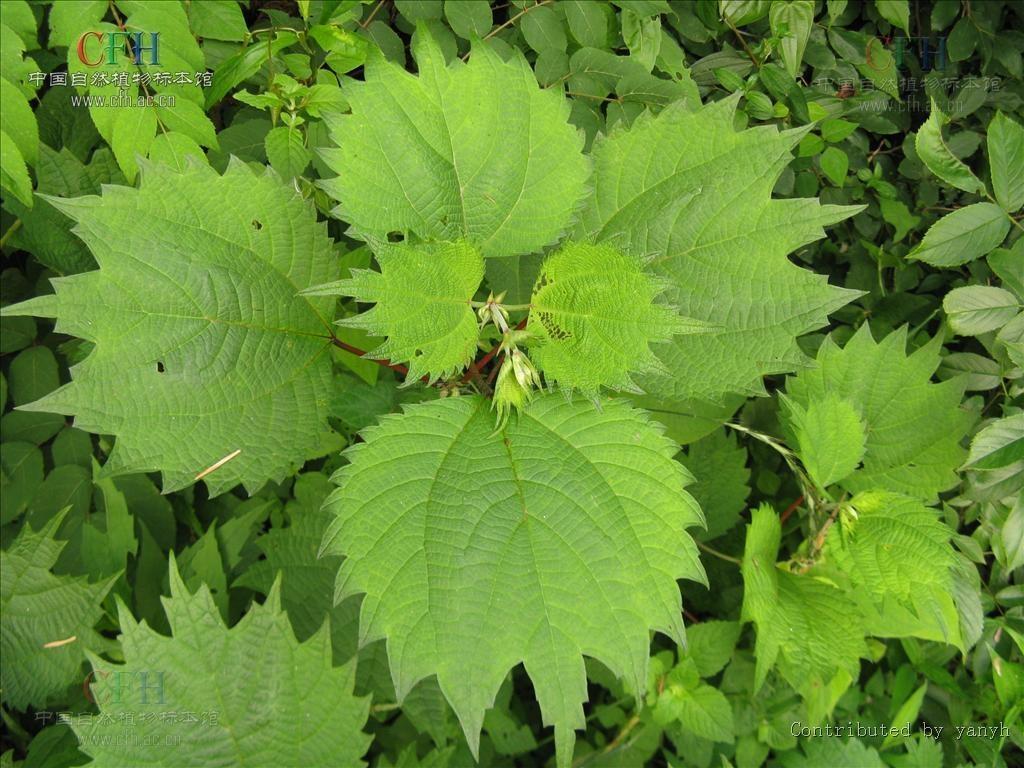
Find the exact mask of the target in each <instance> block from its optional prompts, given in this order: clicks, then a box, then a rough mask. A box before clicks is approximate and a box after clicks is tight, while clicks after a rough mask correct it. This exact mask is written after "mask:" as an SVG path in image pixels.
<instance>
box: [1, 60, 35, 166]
mask: <svg viewBox="0 0 1024 768" xmlns="http://www.w3.org/2000/svg"><path fill="white" fill-rule="evenodd" d="M0 131H3V132H4V133H6V134H7V135H8V136H9V137H10V139H11V140H12V141H13V142H14V145H15V146H16V147H17V148H18V152H19V153H21V157H22V159H23V160H24V161H25V163H26V164H28V165H30V166H34V165H35V164H36V158H37V157H38V156H39V128H38V126H37V125H36V117H35V115H34V114H33V113H32V108H31V107H30V106H29V103H28V99H26V98H25V94H23V93H22V92H21V90H20V89H19V88H18V86H16V85H15V84H14V83H12V82H11V81H10V80H8V79H7V78H6V77H3V78H0Z"/></svg>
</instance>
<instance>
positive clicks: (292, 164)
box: [263, 125, 313, 180]
mask: <svg viewBox="0 0 1024 768" xmlns="http://www.w3.org/2000/svg"><path fill="white" fill-rule="evenodd" d="M263 141H264V147H265V148H266V150H267V160H268V161H270V165H271V166H272V167H273V169H274V170H275V171H277V172H278V173H279V174H281V177H282V178H284V179H286V180H287V179H292V178H294V177H296V176H301V175H302V172H303V171H304V170H306V166H307V165H309V161H310V160H312V159H313V153H312V152H310V151H309V150H308V149H307V148H306V144H305V141H304V140H303V137H302V132H301V131H299V130H298V129H297V128H288V127H286V126H283V125H279V126H278V127H277V128H273V129H271V130H270V131H269V132H268V133H267V135H266V137H265V138H264V140H263Z"/></svg>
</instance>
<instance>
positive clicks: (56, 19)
mask: <svg viewBox="0 0 1024 768" xmlns="http://www.w3.org/2000/svg"><path fill="white" fill-rule="evenodd" d="M109 8H110V3H108V2H107V0H63V2H59V3H54V4H53V6H52V8H51V9H50V17H49V23H50V38H49V42H50V45H51V46H58V45H64V46H67V47H68V48H73V47H74V46H76V45H77V44H78V38H79V37H80V36H81V35H82V34H83V33H84V32H88V31H90V30H91V29H93V28H94V27H95V25H96V24H97V23H98V22H99V21H100V20H101V19H102V18H103V17H104V16H106V15H107V11H108V10H109Z"/></svg>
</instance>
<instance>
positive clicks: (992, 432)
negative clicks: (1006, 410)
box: [964, 413, 1024, 470]
mask: <svg viewBox="0 0 1024 768" xmlns="http://www.w3.org/2000/svg"><path fill="white" fill-rule="evenodd" d="M1021 459H1024V414H1020V413H1018V414H1016V415H1014V416H1007V417H1006V418H1004V419H999V420H998V421H994V422H992V423H991V424H989V425H988V426H987V427H985V428H984V429H983V430H981V431H980V432H979V433H978V434H977V435H975V436H974V439H973V440H972V441H971V449H970V452H969V453H968V454H967V461H966V462H965V464H964V466H966V467H970V468H971V469H983V470H991V469H1001V468H1002V467H1008V466H1010V465H1011V464H1013V463H1014V462H1017V461H1020V460H1021Z"/></svg>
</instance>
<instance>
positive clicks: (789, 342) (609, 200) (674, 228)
mask: <svg viewBox="0 0 1024 768" xmlns="http://www.w3.org/2000/svg"><path fill="white" fill-rule="evenodd" d="M738 98H739V97H738V96H733V97H732V98H728V99H723V100H722V101H719V102H715V103H712V104H708V105H706V106H704V107H702V108H701V109H700V110H698V111H696V112H687V111H686V110H685V109H683V108H679V107H673V106H670V107H669V108H667V109H665V110H664V111H663V112H661V114H659V115H658V116H657V117H654V118H650V117H642V118H640V119H638V120H637V121H636V122H635V123H634V124H633V126H632V127H631V128H630V129H629V130H624V131H618V132H615V133H613V134H612V135H610V136H608V137H607V138H599V139H598V140H597V141H596V142H595V145H594V153H593V154H594V163H595V171H594V195H593V197H592V198H591V200H590V202H589V203H588V205H587V207H586V209H585V210H584V212H583V215H582V221H581V225H580V230H581V232H582V233H583V234H585V235H587V236H590V237H592V238H594V239H595V240H596V241H597V242H602V241H605V240H608V241H610V243H611V244H612V245H613V246H615V247H616V248H618V249H620V250H622V251H623V252H626V253H632V254H636V255H640V256H645V257H653V259H652V261H651V262H650V265H649V267H648V268H649V269H650V270H651V271H653V272H654V274H655V275H657V276H659V277H661V278H663V279H664V280H666V281H667V282H668V286H669V287H668V290H667V291H666V293H665V300H666V302H667V303H668V304H669V305H671V306H674V307H676V309H677V310H678V311H679V312H680V314H682V315H683V316H684V317H687V318H693V319H695V320H698V321H702V322H704V323H706V324H707V325H708V326H710V327H709V328H707V329H706V332H705V333H700V334H687V335H677V336H676V337H675V338H674V339H673V340H672V341H671V342H668V343H665V344H659V345H657V346H656V347H655V348H654V351H655V354H656V355H657V356H658V358H659V359H660V360H661V361H662V363H664V365H665V367H666V368H667V370H668V375H664V374H661V375H658V374H650V375H645V376H643V377H640V378H638V380H637V383H638V384H639V385H640V386H641V387H643V388H644V389H645V390H646V391H648V392H649V393H651V394H652V395H658V396H660V397H662V398H671V399H685V398H698V399H703V400H715V401H719V400H721V399H722V397H723V396H724V395H725V394H726V393H729V392H738V393H743V394H763V393H764V386H763V384H762V381H761V377H762V376H764V375H766V374H768V373H777V372H780V371H787V370H793V369H794V368H795V367H797V366H798V365H800V363H801V360H802V358H803V355H802V353H801V352H800V351H799V349H798V347H797V345H796V341H795V337H796V336H798V335H800V334H803V333H806V332H807V331H810V330H812V329H814V328H817V327H820V326H822V325H824V324H825V323H826V322H827V313H828V312H830V311H833V310H835V309H838V308H839V307H841V306H842V305H843V304H845V303H846V302H848V301H850V300H851V299H852V298H853V297H854V296H855V295H856V294H855V292H853V291H849V290H845V289H842V288H838V287H834V286H830V285H828V282H827V280H826V279H825V278H824V277H822V276H820V275H815V274H812V273H811V272H808V271H806V270H803V269H801V268H799V267H797V266H796V265H795V264H793V263H792V262H791V261H790V260H789V259H788V258H787V254H788V253H790V252H791V251H793V250H795V249H796V248H799V247H800V246H801V245H804V244H806V243H809V242H811V241H813V240H816V239H818V238H820V237H822V236H823V235H824V230H823V229H822V227H823V226H824V225H827V224H830V223H834V222H836V221H840V220H841V219H844V218H846V217H847V216H849V215H851V214H853V213H856V212H857V211H858V210H860V208H857V207H849V206H834V205H829V206H822V205H820V204H819V203H818V201H817V200H806V199H790V200H775V199H772V197H771V195H772V189H773V188H774V186H775V182H776V180H777V179H778V176H779V174H780V173H781V172H782V169H783V168H784V167H785V166H786V165H788V164H789V162H790V160H791V159H792V155H791V153H790V150H791V148H792V147H793V146H794V145H795V144H796V143H797V142H798V141H799V140H800V138H801V137H802V136H803V135H804V133H806V130H799V131H796V132H783V133H779V132H777V131H776V130H775V129H774V128H770V127H767V126H762V127H759V128H756V129H751V130H745V131H739V132H737V131H736V130H734V128H733V115H734V112H735V108H736V103H737V99H738ZM737 189H742V190H744V193H743V194H742V195H737V194H736V193H735V190H737ZM753 274H756V275H757V280H751V279H750V276H751V275H753Z"/></svg>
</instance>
